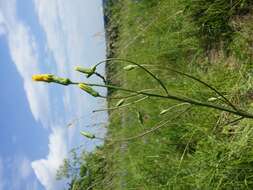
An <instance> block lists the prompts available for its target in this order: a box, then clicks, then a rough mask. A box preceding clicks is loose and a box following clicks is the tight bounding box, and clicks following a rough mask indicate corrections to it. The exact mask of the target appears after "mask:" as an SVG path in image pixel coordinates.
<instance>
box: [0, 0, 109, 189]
mask: <svg viewBox="0 0 253 190" xmlns="http://www.w3.org/2000/svg"><path fill="white" fill-rule="evenodd" d="M103 27H104V24H103V10H102V0H0V66H1V69H0V82H1V90H0V190H6V189H8V190H20V189H22V190H33V189H34V190H41V189H47V190H56V189H62V187H64V185H66V184H65V183H64V182H62V181H57V180H55V173H56V171H57V168H58V167H59V165H60V164H61V163H62V160H63V159H64V158H66V157H68V154H69V151H70V149H71V148H73V147H76V146H78V145H80V144H81V145H83V146H84V147H85V149H86V150H91V149H92V147H94V144H95V142H90V141H88V140H87V139H84V138H83V137H81V136H80V135H79V131H80V130H86V131H87V130H88V131H91V132H92V133H95V134H98V135H100V136H102V135H103V134H104V131H105V130H104V128H103V127H101V126H96V127H94V126H92V127H91V126H89V125H91V124H95V123H100V122H104V121H106V119H107V115H106V114H92V113H91V112H92V110H93V109H96V108H101V107H104V106H105V102H104V101H103V100H96V99H95V98H93V97H90V96H89V95H87V94H85V93H82V92H81V91H80V90H79V89H78V88H75V87H67V88H66V87H64V86H60V85H54V84H52V85H51V84H50V85H48V84H43V83H35V82H33V81H32V80H31V76H32V75H33V74H36V73H53V74H57V75H60V76H63V77H70V78H71V79H74V80H77V81H78V80H86V78H85V77H84V76H82V75H80V74H79V73H76V72H75V71H74V70H73V68H74V66H76V65H83V66H87V67H88V66H91V65H93V64H95V63H96V62H98V61H101V60H103V59H104V58H105V42H104V32H103V31H104V29H103ZM103 69H104V68H103V67H101V68H100V72H102V73H103V71H104V70H103ZM91 80H92V81H93V82H94V81H95V82H98V81H97V79H95V78H93V79H91ZM70 122H72V123H74V124H73V125H72V126H71V127H68V126H67V125H68V124H69V123H70Z"/></svg>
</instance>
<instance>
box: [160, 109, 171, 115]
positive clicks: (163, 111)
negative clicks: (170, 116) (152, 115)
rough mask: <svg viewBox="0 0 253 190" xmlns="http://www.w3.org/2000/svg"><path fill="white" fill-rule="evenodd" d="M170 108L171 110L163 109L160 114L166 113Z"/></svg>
mask: <svg viewBox="0 0 253 190" xmlns="http://www.w3.org/2000/svg"><path fill="white" fill-rule="evenodd" d="M169 110H170V109H166V110H162V111H161V112H160V115H164V114H166V113H167V112H168V111H169Z"/></svg>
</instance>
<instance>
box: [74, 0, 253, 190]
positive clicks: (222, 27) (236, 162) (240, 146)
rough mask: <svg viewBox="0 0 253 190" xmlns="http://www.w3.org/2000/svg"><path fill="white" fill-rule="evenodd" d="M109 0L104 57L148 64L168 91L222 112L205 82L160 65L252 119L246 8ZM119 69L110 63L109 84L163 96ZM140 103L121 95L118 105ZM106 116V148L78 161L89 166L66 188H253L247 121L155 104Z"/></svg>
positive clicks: (252, 18) (138, 74)
mask: <svg viewBox="0 0 253 190" xmlns="http://www.w3.org/2000/svg"><path fill="white" fill-rule="evenodd" d="M113 2H114V3H111V4H110V5H109V6H108V7H107V13H108V19H109V23H108V28H107V31H108V50H109V52H108V57H113V58H124V59H127V60H132V61H135V62H137V63H139V64H143V65H145V67H146V68H148V69H149V70H150V71H152V72H153V73H155V75H156V76H158V77H159V78H160V79H161V80H162V81H163V82H164V83H165V84H166V87H167V88H168V90H169V92H170V93H171V94H175V95H177V96H187V97H191V98H194V99H196V100H199V101H204V102H212V103H215V104H218V105H224V102H222V101H221V99H220V98H219V97H218V96H217V94H215V93H214V92H213V91H212V90H210V89H208V88H206V87H205V86H203V84H199V83H197V82H196V81H194V80H191V79H189V78H186V77H183V76H180V75H178V74H175V73H173V72H170V71H169V70H168V69H166V67H167V68H168V67H169V68H173V69H177V70H179V71H181V72H185V73H188V74H191V75H193V76H195V77H197V78H199V79H201V80H203V81H205V82H207V83H208V84H210V85H212V86H213V87H215V88H216V89H218V90H219V91H220V92H221V93H222V94H223V95H224V96H225V97H226V98H227V99H229V100H230V101H231V102H232V103H233V105H235V106H236V107H237V108H239V109H244V110H246V111H249V112H253V108H252V101H253V97H252V93H253V88H252V87H253V72H252V69H253V68H252V44H253V39H252V34H253V15H252V10H253V9H252V3H251V1H247V0H235V1H230V0H221V1H213V0H212V1H211V0H188V1H186V0H160V1H158V0H139V1H137V0H135V1H134V0H120V1H113ZM124 66H126V64H122V63H120V62H119V61H110V62H108V63H107V69H108V73H107V75H108V79H110V82H111V83H112V84H116V85H120V86H121V87H124V88H128V89H134V90H144V89H149V92H155V93H159V94H163V93H164V92H163V91H162V90H161V88H160V87H159V85H158V84H157V82H156V81H154V80H153V79H152V78H150V76H148V75H147V74H146V73H145V72H143V71H142V70H141V69H134V70H131V71H126V70H124V69H123V68H124ZM127 95H128V94H127V93H122V92H120V91H115V90H114V91H110V96H109V98H108V101H109V107H114V106H115V104H116V102H117V101H118V100H116V99H113V97H119V96H127ZM217 97H218V98H217ZM142 98H143V96H137V97H136V96H135V97H130V98H125V103H124V104H127V103H129V102H134V101H138V100H140V99H142ZM124 104H123V105H124ZM175 105H176V106H175ZM168 108H170V110H169V111H168V112H166V113H165V114H163V115H161V114H160V112H161V111H162V110H165V109H168ZM109 113H110V125H109V126H108V136H107V140H106V142H105V145H104V146H103V147H100V148H98V150H97V151H96V152H94V153H92V154H89V155H86V156H84V158H81V159H84V160H85V161H84V162H83V163H82V168H85V169H83V170H82V174H81V175H77V176H75V178H74V179H73V180H72V184H71V187H70V189H75V190H77V189H99V190H101V189H115V190H118V189H119V190H121V189H126V190H129V189H147V190H148V189H150V190H154V189H173V190H174V189H178V190H185V189H193V190H197V189H199V190H207V189H226V190H227V189H228V190H230V189H231V190H232V189H253V175H252V174H253V149H252V145H253V128H252V127H253V120H252V119H240V120H238V121H237V119H238V116H235V115H233V114H230V113H227V112H222V111H219V110H215V109H210V108H203V107H198V106H190V105H188V104H182V103H180V102H177V101H173V100H161V99H157V98H144V100H142V101H138V102H137V103H134V104H131V105H129V106H127V107H125V108H120V109H116V110H110V111H109ZM232 121H233V122H232ZM159 125H162V126H161V127H159V130H158V129H157V130H153V131H152V132H151V131H150V132H148V131H149V130H150V129H154V127H157V126H159ZM143 132H147V134H145V135H140V137H138V138H137V137H136V138H133V139H131V140H125V141H118V140H119V139H126V138H129V137H135V136H136V135H138V134H142V133H143Z"/></svg>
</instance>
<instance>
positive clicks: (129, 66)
mask: <svg viewBox="0 0 253 190" xmlns="http://www.w3.org/2000/svg"><path fill="white" fill-rule="evenodd" d="M136 67H137V65H127V66H125V67H124V68H123V69H124V70H126V71H131V70H133V69H135V68H136Z"/></svg>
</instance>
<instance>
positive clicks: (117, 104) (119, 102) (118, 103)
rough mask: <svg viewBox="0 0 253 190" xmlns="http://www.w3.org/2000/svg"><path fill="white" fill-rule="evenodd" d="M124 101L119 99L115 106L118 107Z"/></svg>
mask: <svg viewBox="0 0 253 190" xmlns="http://www.w3.org/2000/svg"><path fill="white" fill-rule="evenodd" d="M124 102H125V99H121V100H119V101H118V102H117V103H116V105H115V106H116V107H119V106H121V105H122V104H124Z"/></svg>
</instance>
